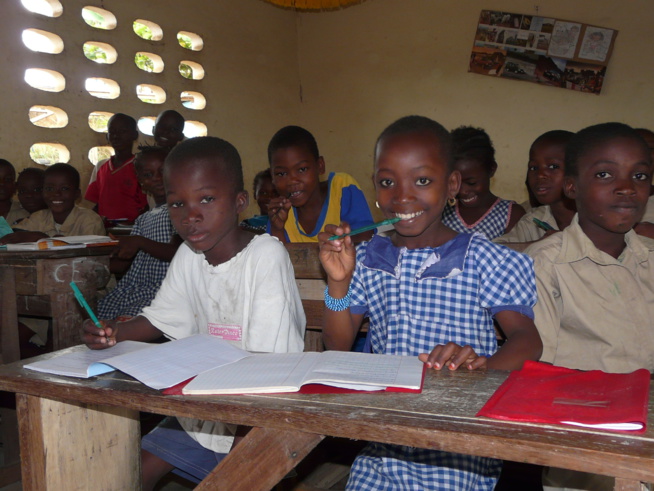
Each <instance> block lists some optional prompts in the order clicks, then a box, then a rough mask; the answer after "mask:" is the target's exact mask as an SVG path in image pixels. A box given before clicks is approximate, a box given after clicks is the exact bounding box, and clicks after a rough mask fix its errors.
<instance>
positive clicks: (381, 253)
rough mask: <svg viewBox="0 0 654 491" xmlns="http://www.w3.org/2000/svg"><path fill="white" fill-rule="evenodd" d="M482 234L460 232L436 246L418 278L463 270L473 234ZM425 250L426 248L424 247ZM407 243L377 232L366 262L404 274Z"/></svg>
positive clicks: (380, 268) (368, 248)
mask: <svg viewBox="0 0 654 491" xmlns="http://www.w3.org/2000/svg"><path fill="white" fill-rule="evenodd" d="M475 235H478V234H459V235H457V236H456V237H454V238H453V239H452V240H450V241H449V242H446V243H445V244H443V245H442V246H439V247H434V248H433V249H429V248H428V249H427V250H431V254H430V255H429V256H428V257H427V259H426V260H425V262H424V263H423V264H422V266H421V267H420V269H418V272H417V273H416V280H420V279H423V278H448V277H451V276H456V275H458V274H461V273H462V272H463V265H464V263H465V260H466V257H467V256H468V250H469V249H470V242H471V241H472V238H473V237H474V236H475ZM422 250H425V249H422ZM406 251H407V248H406V247H395V246H394V245H393V243H392V242H391V239H390V238H389V237H382V236H379V235H375V236H374V237H373V238H372V239H371V240H370V242H369V243H368V247H367V249H366V255H365V257H364V258H363V262H362V264H363V266H364V267H366V268H370V269H375V270H378V271H383V272H385V273H388V274H390V275H392V276H394V277H395V278H399V277H400V273H401V271H400V265H401V262H402V256H403V255H404V254H405V253H406Z"/></svg>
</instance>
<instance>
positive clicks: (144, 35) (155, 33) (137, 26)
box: [132, 19, 163, 41]
mask: <svg viewBox="0 0 654 491" xmlns="http://www.w3.org/2000/svg"><path fill="white" fill-rule="evenodd" d="M132 28H133V29H134V32H135V33H136V35H137V36H138V37H140V38H141V39H146V40H148V41H161V40H162V39H163V30H162V29H161V26H159V24H155V23H154V22H150V21H149V20H143V19H136V20H135V21H134V24H133V25H132Z"/></svg>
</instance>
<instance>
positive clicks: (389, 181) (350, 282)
mask: <svg viewBox="0 0 654 491" xmlns="http://www.w3.org/2000/svg"><path fill="white" fill-rule="evenodd" d="M373 179H374V184H375V191H376V196H377V201H378V202H379V207H380V209H381V211H382V213H383V214H384V216H385V217H386V218H393V217H399V218H401V221H399V222H397V223H396V224H395V231H394V233H391V234H390V236H388V237H382V236H380V235H376V236H374V237H373V238H372V239H371V240H370V241H369V242H366V243H363V244H360V245H359V246H358V248H357V249H356V250H355V248H354V244H353V241H352V239H351V237H345V238H344V239H338V240H328V239H329V237H330V236H331V235H332V234H343V233H347V232H349V230H350V226H349V224H347V223H341V224H340V225H339V226H336V225H329V226H327V227H326V229H325V232H323V233H321V234H320V236H319V239H320V260H321V262H322V265H323V267H324V268H325V271H326V273H327V276H328V280H327V281H328V287H327V289H326V290H325V306H326V308H325V326H324V330H323V340H324V342H325V346H326V347H327V349H336V350H349V348H350V346H351V344H352V341H353V340H354V337H355V336H356V334H357V332H358V330H359V328H360V326H361V323H362V321H363V318H364V316H366V317H368V318H369V320H370V327H369V338H370V344H371V346H372V351H373V352H374V353H385V354H393V355H406V356H416V355H419V357H420V359H421V360H422V361H423V362H425V363H426V364H427V367H429V368H434V369H436V370H440V369H443V368H445V369H447V370H456V369H459V368H460V369H463V370H475V369H482V368H485V367H488V368H499V369H504V370H512V369H517V368H520V367H521V366H522V363H523V362H524V361H525V360H527V359H531V360H536V359H538V357H539V356H540V353H541V343H540V339H539V337H538V332H537V331H536V328H535V327H534V324H533V321H532V316H533V313H532V307H533V305H534V303H535V302H536V286H535V280H534V272H533V268H532V264H531V260H530V259H529V258H528V257H527V256H525V255H523V254H520V253H518V252H515V251H512V250H510V249H508V248H506V247H502V246H499V245H496V244H493V243H491V242H489V241H488V240H487V239H486V238H485V237H484V236H483V235H481V234H476V233H475V234H458V233H456V232H454V231H453V230H451V229H449V228H448V227H446V226H445V225H444V224H443V223H442V214H443V208H444V206H445V203H446V201H447V200H448V199H449V198H452V197H454V196H456V194H457V192H458V190H459V186H460V179H461V176H460V174H459V172H458V171H456V170H454V162H453V155H452V146H451V137H450V135H449V133H448V131H447V130H446V129H445V128H443V127H442V126H441V125H440V124H438V123H437V122H435V121H432V120H430V119H428V118H424V117H421V116H408V117H405V118H402V119H400V120H398V121H396V122H395V123H393V124H391V125H390V126H389V127H388V128H386V129H385V130H384V131H383V132H382V134H381V136H380V137H379V138H378V139H377V144H376V146H375V167H374V173H373ZM493 318H495V319H496V320H497V321H498V323H499V324H500V325H501V327H502V329H503V330H504V333H505V334H506V336H507V341H506V342H505V343H504V345H503V346H502V347H501V348H500V349H498V346H497V339H496V337H495V330H494V327H493ZM452 450H456V449H452ZM500 467H501V463H500V461H497V460H494V459H489V458H482V457H473V456H466V455H459V454H454V453H450V452H444V451H434V450H425V449H417V448H410V447H402V446H397V445H386V444H381V443H371V444H369V445H368V446H367V447H366V448H365V449H364V450H363V451H362V453H360V454H359V456H358V457H357V458H356V460H355V462H354V465H353V467H352V471H351V473H350V480H349V482H348V486H347V487H348V489H353V490H354V489H356V490H379V489H450V488H452V483H456V486H455V487H456V489H457V490H473V489H474V490H492V489H493V487H494V485H495V482H496V481H497V477H498V475H499V473H500Z"/></svg>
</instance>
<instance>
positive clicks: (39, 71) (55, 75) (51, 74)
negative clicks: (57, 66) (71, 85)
mask: <svg viewBox="0 0 654 491" xmlns="http://www.w3.org/2000/svg"><path fill="white" fill-rule="evenodd" d="M25 82H26V83H27V85H29V86H30V87H34V88H35V89H39V90H45V91H46V92H61V91H62V90H64V89H65V88H66V79H65V78H64V76H63V75H62V74H61V73H59V72H55V71H54V70H46V69H45V68H28V69H27V70H25Z"/></svg>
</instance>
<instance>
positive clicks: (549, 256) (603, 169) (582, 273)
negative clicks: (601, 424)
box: [527, 123, 654, 491]
mask: <svg viewBox="0 0 654 491" xmlns="http://www.w3.org/2000/svg"><path fill="white" fill-rule="evenodd" d="M565 174H566V176H565V194H566V195H567V196H568V197H570V198H572V199H574V200H575V202H576V204H577V215H576V217H575V218H574V219H573V221H572V223H571V224H570V225H569V226H568V227H567V228H566V229H565V230H564V231H563V232H561V233H558V234H554V235H552V236H550V237H547V238H544V239H543V240H540V241H539V242H537V243H535V244H533V245H532V246H530V247H529V248H528V249H527V252H528V253H529V254H530V255H531V256H532V257H533V259H534V268H535V270H536V284H537V288H538V303H537V304H536V307H535V308H534V312H535V322H536V327H537V328H538V331H539V332H540V335H541V338H542V340H543V354H542V356H541V361H544V362H547V363H552V364H554V365H558V366H563V367H568V368H575V369H580V370H603V371H605V372H613V373H625V372H631V371H633V370H636V369H638V368H646V369H647V370H649V371H650V372H652V371H654V358H653V357H652V353H654V241H652V240H650V239H646V238H641V237H639V236H638V235H636V233H634V231H633V230H632V228H633V226H634V225H635V224H636V223H638V222H639V221H640V219H641V217H642V215H643V211H644V210H645V204H646V203H647V198H648V196H649V186H650V181H651V176H652V169H651V157H650V152H649V149H648V148H647V145H646V144H645V142H644V141H643V139H642V138H641V137H640V136H639V135H638V134H637V133H636V132H634V130H633V129H631V128H630V127H629V126H627V125H624V124H621V123H605V124H599V125H595V126H591V127H588V128H585V129H583V130H581V131H580V132H578V133H577V134H576V135H575V136H574V137H572V138H571V140H570V142H569V143H568V146H567V147H566V155H565ZM582 476H584V477H582ZM544 484H546V485H550V486H565V487H567V488H574V489H588V490H593V491H596V490H602V489H613V478H608V477H605V476H591V475H588V474H584V475H580V473H577V472H573V471H560V472H559V471H557V470H551V471H550V472H549V473H548V474H547V475H546V478H545V480H544Z"/></svg>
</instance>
